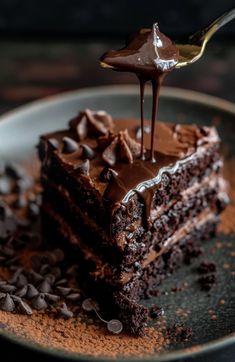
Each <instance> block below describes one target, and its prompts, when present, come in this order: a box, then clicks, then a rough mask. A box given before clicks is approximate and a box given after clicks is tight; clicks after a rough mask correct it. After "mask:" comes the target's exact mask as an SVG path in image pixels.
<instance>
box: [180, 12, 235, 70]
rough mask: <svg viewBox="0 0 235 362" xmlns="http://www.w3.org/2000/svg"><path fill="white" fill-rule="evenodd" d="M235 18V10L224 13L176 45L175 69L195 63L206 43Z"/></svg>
mask: <svg viewBox="0 0 235 362" xmlns="http://www.w3.org/2000/svg"><path fill="white" fill-rule="evenodd" d="M234 18H235V8H234V9H232V10H230V11H228V12H226V13H224V14H223V15H222V16H220V17H219V18H217V19H216V20H214V21H213V23H211V24H210V25H208V26H207V27H206V28H205V29H202V30H199V31H197V32H196V33H195V34H193V35H191V36H189V38H188V39H187V42H184V43H176V44H175V45H176V47H177V48H178V49H179V61H178V63H177V65H176V68H181V67H185V66H186V65H189V64H191V63H194V62H196V61H197V60H198V59H200V58H201V56H202V55H203V53H204V50H205V47H206V44H207V42H208V41H209V40H210V38H211V37H212V35H214V34H215V32H216V31H217V30H219V29H220V28H222V26H224V25H225V24H227V23H228V22H230V21H231V20H233V19H234Z"/></svg>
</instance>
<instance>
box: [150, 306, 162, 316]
mask: <svg viewBox="0 0 235 362" xmlns="http://www.w3.org/2000/svg"><path fill="white" fill-rule="evenodd" d="M163 315H164V309H163V308H162V307H158V306H154V307H152V308H150V310H149V316H150V318H152V319H156V318H159V317H162V316H163Z"/></svg>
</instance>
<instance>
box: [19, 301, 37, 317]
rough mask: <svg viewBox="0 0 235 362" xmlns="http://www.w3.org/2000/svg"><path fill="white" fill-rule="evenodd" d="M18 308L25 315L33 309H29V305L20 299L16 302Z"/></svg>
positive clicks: (29, 313)
mask: <svg viewBox="0 0 235 362" xmlns="http://www.w3.org/2000/svg"><path fill="white" fill-rule="evenodd" d="M18 309H19V310H20V311H21V313H23V314H27V315H32V314H33V311H32V309H31V307H30V306H29V305H28V303H26V302H24V301H23V300H21V301H20V302H19V304H18Z"/></svg>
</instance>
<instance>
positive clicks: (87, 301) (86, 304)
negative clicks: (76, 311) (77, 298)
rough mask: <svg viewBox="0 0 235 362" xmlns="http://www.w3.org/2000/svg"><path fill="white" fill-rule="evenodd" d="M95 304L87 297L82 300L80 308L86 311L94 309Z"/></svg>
mask: <svg viewBox="0 0 235 362" xmlns="http://www.w3.org/2000/svg"><path fill="white" fill-rule="evenodd" d="M94 308H95V304H94V301H93V300H92V299H91V298H87V299H85V300H84V301H83V302H82V309H83V310H85V311H86V312H91V311H92V310H94Z"/></svg>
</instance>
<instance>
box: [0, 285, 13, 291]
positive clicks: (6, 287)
mask: <svg viewBox="0 0 235 362" xmlns="http://www.w3.org/2000/svg"><path fill="white" fill-rule="evenodd" d="M15 290H16V287H15V286H14V285H10V284H3V285H0V291H1V292H3V293H14V292H15Z"/></svg>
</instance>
